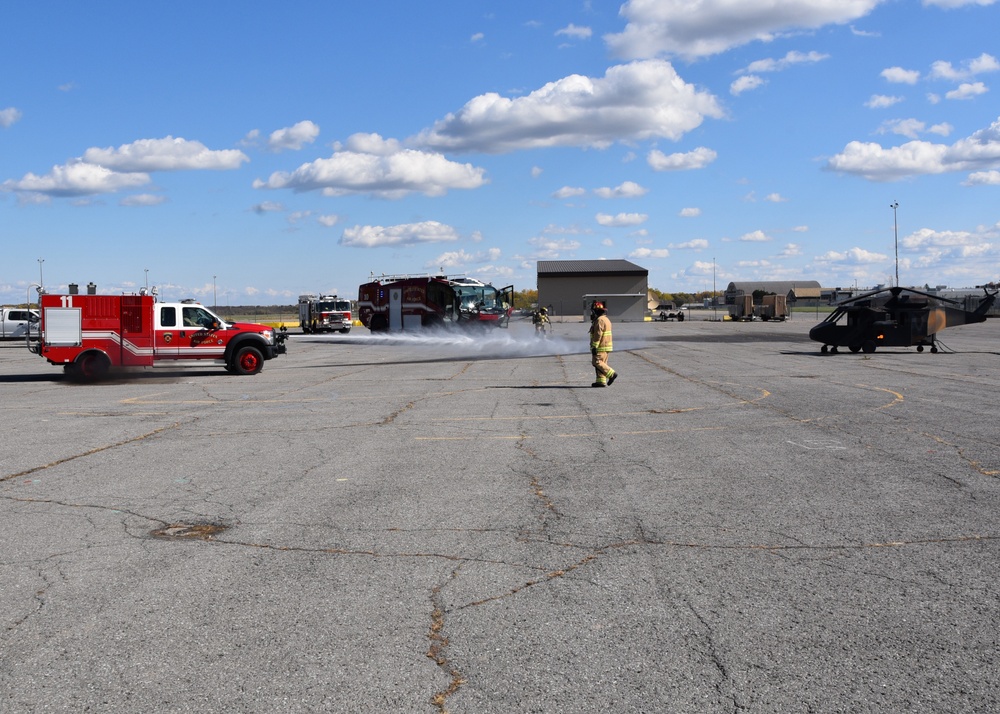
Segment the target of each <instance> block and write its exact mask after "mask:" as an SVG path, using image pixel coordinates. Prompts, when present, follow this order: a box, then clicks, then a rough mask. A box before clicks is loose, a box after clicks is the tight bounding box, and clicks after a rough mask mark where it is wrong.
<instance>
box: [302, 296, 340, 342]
mask: <svg viewBox="0 0 1000 714" xmlns="http://www.w3.org/2000/svg"><path fill="white" fill-rule="evenodd" d="M299 326H300V327H301V328H302V331H303V332H304V333H306V334H309V333H310V332H333V331H334V330H339V331H340V332H343V333H345V334H346V333H348V332H350V331H351V301H350V300H344V299H343V298H339V297H337V296H336V295H312V294H309V295H299Z"/></svg>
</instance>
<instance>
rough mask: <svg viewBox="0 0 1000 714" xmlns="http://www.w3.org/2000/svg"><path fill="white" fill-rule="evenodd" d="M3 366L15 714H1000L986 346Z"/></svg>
mask: <svg viewBox="0 0 1000 714" xmlns="http://www.w3.org/2000/svg"><path fill="white" fill-rule="evenodd" d="M815 322H816V320H813V319H810V318H809V317H803V316H801V315H796V316H795V318H794V319H793V320H792V321H790V322H785V323H774V322H771V323H722V322H702V321H698V320H687V321H685V322H683V323H677V322H666V323H632V324H616V325H615V326H614V340H615V352H614V353H613V354H612V355H611V359H610V363H611V365H612V366H613V367H614V368H615V369H616V370H618V371H619V373H620V375H621V376H620V378H619V379H618V380H617V381H616V382H615V384H614V385H613V386H612V387H610V388H606V389H595V388H591V387H590V383H591V382H592V381H593V378H594V373H593V370H592V368H591V367H590V355H589V352H588V348H587V328H588V325H587V324H583V323H557V324H555V325H554V330H553V333H554V334H553V335H552V336H551V338H549V339H546V340H541V339H537V338H536V337H535V335H534V334H533V330H532V328H531V326H530V325H529V324H527V323H526V322H516V323H514V324H513V325H512V326H511V329H509V330H501V331H497V332H495V333H492V334H489V335H487V336H485V337H483V338H481V339H471V338H468V337H464V336H431V337H425V338H422V339H418V338H409V337H403V336H400V337H381V338H375V337H372V336H370V335H368V333H367V331H366V330H364V329H361V328H355V330H354V331H353V332H352V333H351V334H350V335H346V336H341V335H336V336H320V335H294V336H292V337H291V338H290V339H289V343H288V344H289V348H288V354H287V355H284V356H282V357H279V358H278V359H276V360H273V361H270V362H268V363H267V364H266V365H265V367H264V370H263V372H262V373H261V374H259V375H256V376H252V377H238V376H233V375H229V374H227V373H226V372H225V371H224V370H223V369H221V368H219V367H193V368H176V367H168V368H156V369H152V370H146V371H138V372H131V373H124V374H121V373H119V374H115V375H113V377H112V378H111V379H109V380H107V381H105V382H102V383H99V384H93V385H80V384H74V383H72V382H69V381H67V380H65V379H64V378H63V375H62V372H61V370H59V369H58V368H56V367H52V366H50V365H48V364H47V363H46V362H45V361H44V360H42V359H41V358H39V357H37V356H35V355H31V354H29V353H28V352H27V351H26V350H25V349H24V348H23V346H22V345H21V344H20V343H5V344H0V399H2V402H0V403H2V410H0V419H2V423H3V428H2V432H0V433H2V435H3V436H2V438H0V458H2V467H0V544H2V550H0V592H2V594H3V595H2V597H0V711H3V712H6V713H8V714H20V713H21V712H32V713H35V712H82V711H90V712H143V713H148V712H206V711H211V712H222V711H225V712H417V713H419V712H426V713H428V714H433V713H434V712H444V711H447V712H452V713H453V714H460V713H473V714H482V713H493V712H504V713H508V712H608V711H615V712H783V713H784V712H897V711H920V712H985V711H997V710H998V709H1000V676H998V675H1000V664H998V662H1000V653H998V632H1000V582H998V577H997V576H998V573H1000V568H998V565H1000V558H998V556H1000V525H998V518H997V516H998V513H1000V430H998V428H997V411H996V404H997V396H998V386H1000V369H998V368H1000V359H998V353H1000V320H991V321H990V322H988V323H986V324H982V325H971V326H964V327H959V328H951V329H949V330H946V331H945V332H943V333H942V334H941V338H942V351H941V352H940V353H938V354H931V353H930V352H923V353H917V352H916V350H915V349H912V348H911V349H888V350H879V351H877V352H875V353H874V354H870V355H866V354H863V353H859V354H850V353H847V352H843V353H841V354H836V355H821V354H819V350H818V348H819V345H818V344H815V343H811V342H809V340H808V339H807V336H806V333H807V331H808V328H809V327H811V326H812V325H813V324H815Z"/></svg>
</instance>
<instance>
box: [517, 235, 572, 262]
mask: <svg viewBox="0 0 1000 714" xmlns="http://www.w3.org/2000/svg"><path fill="white" fill-rule="evenodd" d="M528 244H529V245H533V246H535V247H536V248H537V249H538V250H537V251H536V252H535V257H536V258H542V259H547V260H553V259H555V258H559V257H560V256H562V255H565V254H566V253H574V252H575V251H577V250H579V248H580V241H577V240H570V239H568V238H548V237H546V236H536V237H534V238H529V239H528ZM532 270H534V266H532Z"/></svg>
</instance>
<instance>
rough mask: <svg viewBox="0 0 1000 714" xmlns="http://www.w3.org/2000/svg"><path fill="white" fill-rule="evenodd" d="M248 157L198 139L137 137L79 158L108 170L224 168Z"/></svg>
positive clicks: (229, 168)
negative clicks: (213, 146)
mask: <svg viewBox="0 0 1000 714" xmlns="http://www.w3.org/2000/svg"><path fill="white" fill-rule="evenodd" d="M249 160H250V158H249V157H248V156H247V155H246V154H244V153H243V152H242V151H239V150H237V149H220V150H218V151H213V150H212V149H209V148H208V147H206V146H205V145H204V144H202V143H201V142H200V141H188V140H187V139H182V138H176V139H175V138H174V137H172V136H167V137H164V138H163V139H139V140H138V141H133V142H132V143H131V144H122V145H121V146H119V147H118V148H117V149H114V148H111V147H107V148H104V149H99V148H91V149H87V150H86V151H85V152H83V161H84V162H85V163H88V164H95V165H97V166H101V167H103V168H106V169H111V170H112V171H124V172H148V171H205V170H210V171H228V170H231V169H238V168H239V167H240V165H241V164H242V163H243V162H244V161H249Z"/></svg>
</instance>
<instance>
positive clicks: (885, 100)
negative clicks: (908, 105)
mask: <svg viewBox="0 0 1000 714" xmlns="http://www.w3.org/2000/svg"><path fill="white" fill-rule="evenodd" d="M901 101H903V98H902V97H890V96H888V95H885V94H873V95H872V96H871V98H870V99H869V100H868V101H867V102H865V106H866V107H868V108H869V109H885V108H886V107H891V106H892V105H893V104H899V103H900V102H901Z"/></svg>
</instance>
